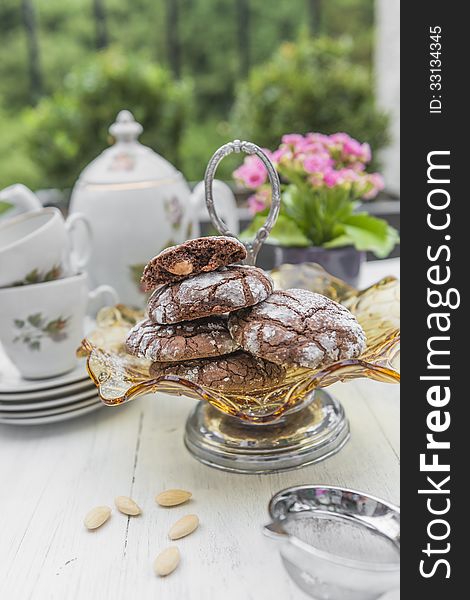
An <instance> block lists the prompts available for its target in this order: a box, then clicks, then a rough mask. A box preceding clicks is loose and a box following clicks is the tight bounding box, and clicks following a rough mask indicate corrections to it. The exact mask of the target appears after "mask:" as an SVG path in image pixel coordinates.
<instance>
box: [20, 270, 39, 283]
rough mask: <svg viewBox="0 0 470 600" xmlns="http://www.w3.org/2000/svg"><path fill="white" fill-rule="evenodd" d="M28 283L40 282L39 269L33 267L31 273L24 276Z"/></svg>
mask: <svg viewBox="0 0 470 600" xmlns="http://www.w3.org/2000/svg"><path fill="white" fill-rule="evenodd" d="M24 280H25V281H26V283H30V284H31V283H39V272H38V270H37V269H33V270H32V271H31V272H30V273H28V274H27V275H26V277H25V278H24Z"/></svg>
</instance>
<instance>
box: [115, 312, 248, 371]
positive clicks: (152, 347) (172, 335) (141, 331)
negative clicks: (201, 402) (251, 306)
mask: <svg viewBox="0 0 470 600" xmlns="http://www.w3.org/2000/svg"><path fill="white" fill-rule="evenodd" d="M238 347H239V346H238V344H237V343H236V342H235V340H234V339H233V338H232V337H231V335H230V333H229V331H228V327H227V319H226V318H224V317H208V318H206V319H200V320H197V321H187V322H183V323H177V324H175V325H157V324H156V323H153V322H152V321H150V319H144V320H143V321H141V322H140V323H137V325H135V326H134V327H133V328H132V329H131V330H130V332H129V334H128V336H127V340H126V348H127V350H128V352H130V354H134V355H135V356H138V357H139V358H147V359H149V360H152V361H163V362H170V361H182V360H191V359H196V358H207V357H211V356H221V355H223V354H230V353H231V352H234V351H235V350H237V349H238Z"/></svg>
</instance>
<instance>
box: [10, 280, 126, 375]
mask: <svg viewBox="0 0 470 600" xmlns="http://www.w3.org/2000/svg"><path fill="white" fill-rule="evenodd" d="M105 296H108V299H109V300H108V303H109V304H116V302H117V301H118V299H117V294H116V291H115V290H114V288H112V287H110V286H108V285H101V286H99V287H97V288H96V289H95V290H93V291H89V290H88V279H87V275H86V274H85V273H82V274H79V275H75V276H73V277H65V278H64V279H57V280H56V281H47V282H45V283H38V284H37V285H25V286H19V287H10V288H3V289H0V340H1V341H2V344H3V347H4V349H5V352H6V354H7V355H8V357H9V358H10V360H11V361H12V362H13V363H14V364H15V365H16V367H17V368H18V370H19V371H20V373H21V374H22V375H23V377H26V378H28V379H40V378H43V377H54V376H56V375H61V374H62V373H66V372H67V371H71V370H72V369H73V368H74V367H75V365H76V356H75V352H76V350H77V347H78V346H79V344H80V342H81V340H82V338H83V335H84V331H83V327H84V318H85V314H86V312H87V308H88V304H89V302H90V301H91V300H95V299H97V298H102V297H105Z"/></svg>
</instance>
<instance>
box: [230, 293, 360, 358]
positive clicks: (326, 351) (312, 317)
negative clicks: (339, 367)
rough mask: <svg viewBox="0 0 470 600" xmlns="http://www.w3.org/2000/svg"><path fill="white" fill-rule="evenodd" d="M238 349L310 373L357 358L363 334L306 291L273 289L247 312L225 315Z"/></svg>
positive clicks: (337, 307)
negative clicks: (303, 368) (340, 361)
mask: <svg viewBox="0 0 470 600" xmlns="http://www.w3.org/2000/svg"><path fill="white" fill-rule="evenodd" d="M229 330H230V333H231V334H232V337H233V338H234V339H235V340H236V341H237V342H238V344H240V346H241V347H242V348H243V349H244V350H246V351H247V352H250V353H251V354H254V355H255V356H259V357H261V358H264V359H266V360H269V361H271V362H274V363H277V364H280V365H285V366H291V367H306V368H311V369H315V368H318V367H321V366H325V365H327V364H330V363H332V362H335V361H337V360H342V359H348V358H355V357H357V356H359V355H360V354H361V353H362V352H363V351H364V349H365V347H366V336H365V334H364V331H363V329H362V327H361V326H360V325H359V323H358V322H357V320H356V318H355V317H354V315H353V314H352V313H351V312H350V311H349V310H348V309H347V308H346V307H344V306H342V305H341V304H338V303H337V302H334V301H333V300H330V299H329V298H327V297H326V296H322V295H321V294H315V293H313V292H310V291H308V290H300V289H291V290H286V291H275V292H274V293H273V294H271V295H270V296H269V298H268V299H267V300H265V301H264V302H261V303H260V304H258V305H257V306H254V307H253V308H249V309H246V310H241V311H239V312H238V313H234V314H232V315H230V318H229Z"/></svg>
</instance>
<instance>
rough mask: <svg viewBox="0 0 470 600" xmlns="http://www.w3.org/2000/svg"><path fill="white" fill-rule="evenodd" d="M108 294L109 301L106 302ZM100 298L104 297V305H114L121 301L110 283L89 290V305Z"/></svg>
mask: <svg viewBox="0 0 470 600" xmlns="http://www.w3.org/2000/svg"><path fill="white" fill-rule="evenodd" d="M106 296H108V298H109V300H110V301H109V302H106V304H104V300H105V298H106ZM99 298H102V299H103V305H104V306H114V305H116V304H117V303H118V302H119V296H118V293H117V292H116V290H115V289H114V288H113V287H112V286H110V285H99V286H98V287H96V288H95V289H94V290H90V291H89V292H88V305H90V303H91V302H94V301H95V300H98V299H99Z"/></svg>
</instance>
